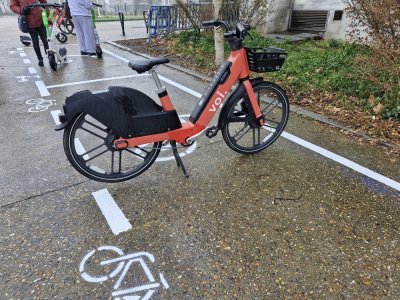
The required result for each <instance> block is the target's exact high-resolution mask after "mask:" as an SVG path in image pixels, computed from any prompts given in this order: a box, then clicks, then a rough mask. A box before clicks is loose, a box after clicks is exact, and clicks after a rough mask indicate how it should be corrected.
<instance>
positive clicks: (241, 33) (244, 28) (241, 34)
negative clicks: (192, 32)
mask: <svg viewBox="0 0 400 300" xmlns="http://www.w3.org/2000/svg"><path fill="white" fill-rule="evenodd" d="M201 24H202V25H203V26H204V27H211V26H214V27H220V26H221V27H223V28H224V29H225V31H227V32H228V33H226V34H225V36H227V35H231V36H232V35H234V36H236V37H237V38H239V39H241V40H243V39H244V38H245V37H246V35H248V36H250V34H249V32H248V31H249V30H250V25H249V24H243V23H238V24H237V25H236V32H235V31H230V30H231V29H230V27H229V24H228V23H227V22H226V21H221V20H211V21H204V22H203V23H201ZM250 37H251V36H250Z"/></svg>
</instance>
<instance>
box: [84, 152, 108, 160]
mask: <svg viewBox="0 0 400 300" xmlns="http://www.w3.org/2000/svg"><path fill="white" fill-rule="evenodd" d="M107 151H109V150H108V149H106V150H104V151H103V152H100V153H99V154H96V155H95V156H92V157H89V159H87V160H85V162H88V161H90V160H92V159H95V158H97V157H99V156H100V155H103V154H104V153H106V152H107ZM80 156H82V155H80Z"/></svg>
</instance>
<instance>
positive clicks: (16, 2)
mask: <svg viewBox="0 0 400 300" xmlns="http://www.w3.org/2000/svg"><path fill="white" fill-rule="evenodd" d="M39 2H40V3H47V2H46V0H39ZM34 3H38V1H37V0H10V9H11V10H12V11H13V12H15V13H16V14H21V15H26V23H27V26H28V32H29V35H30V36H31V39H32V45H33V49H34V50H35V53H36V56H37V58H38V60H39V63H38V65H39V66H40V67H43V56H42V53H41V51H40V46H39V36H40V39H41V40H42V43H43V47H44V50H45V52H47V50H48V49H49V43H48V41H47V33H46V27H44V25H43V20H42V9H41V8H40V7H35V8H28V7H26V6H27V5H30V4H34Z"/></svg>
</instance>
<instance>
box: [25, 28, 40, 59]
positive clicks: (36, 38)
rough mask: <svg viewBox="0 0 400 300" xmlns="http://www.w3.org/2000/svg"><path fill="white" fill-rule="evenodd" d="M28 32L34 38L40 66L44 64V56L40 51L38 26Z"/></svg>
mask: <svg viewBox="0 0 400 300" xmlns="http://www.w3.org/2000/svg"><path fill="white" fill-rule="evenodd" d="M28 32H29V35H30V36H31V39H32V46H33V49H34V50H35V53H36V56H37V58H38V60H39V66H43V56H42V53H41V52H40V47H39V35H38V31H37V29H36V28H30V29H29V30H28Z"/></svg>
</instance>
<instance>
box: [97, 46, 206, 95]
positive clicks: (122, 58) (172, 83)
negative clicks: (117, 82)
mask: <svg viewBox="0 0 400 300" xmlns="http://www.w3.org/2000/svg"><path fill="white" fill-rule="evenodd" d="M103 52H106V53H108V54H110V55H111V56H113V57H115V58H117V59H119V60H122V61H124V62H129V60H128V59H126V58H124V57H122V56H119V55H117V54H115V53H113V52H111V51H109V50H107V49H103ZM158 77H159V78H160V79H161V80H162V81H164V82H166V83H169V84H170V85H173V86H175V87H177V88H178V89H180V90H182V91H185V92H187V93H189V94H191V95H193V96H195V97H198V98H201V96H202V95H201V94H200V93H198V92H196V91H194V90H192V89H189V88H188V87H186V86H183V85H181V84H179V83H177V82H175V81H172V80H170V79H168V78H165V77H164V76H161V75H158Z"/></svg>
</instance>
